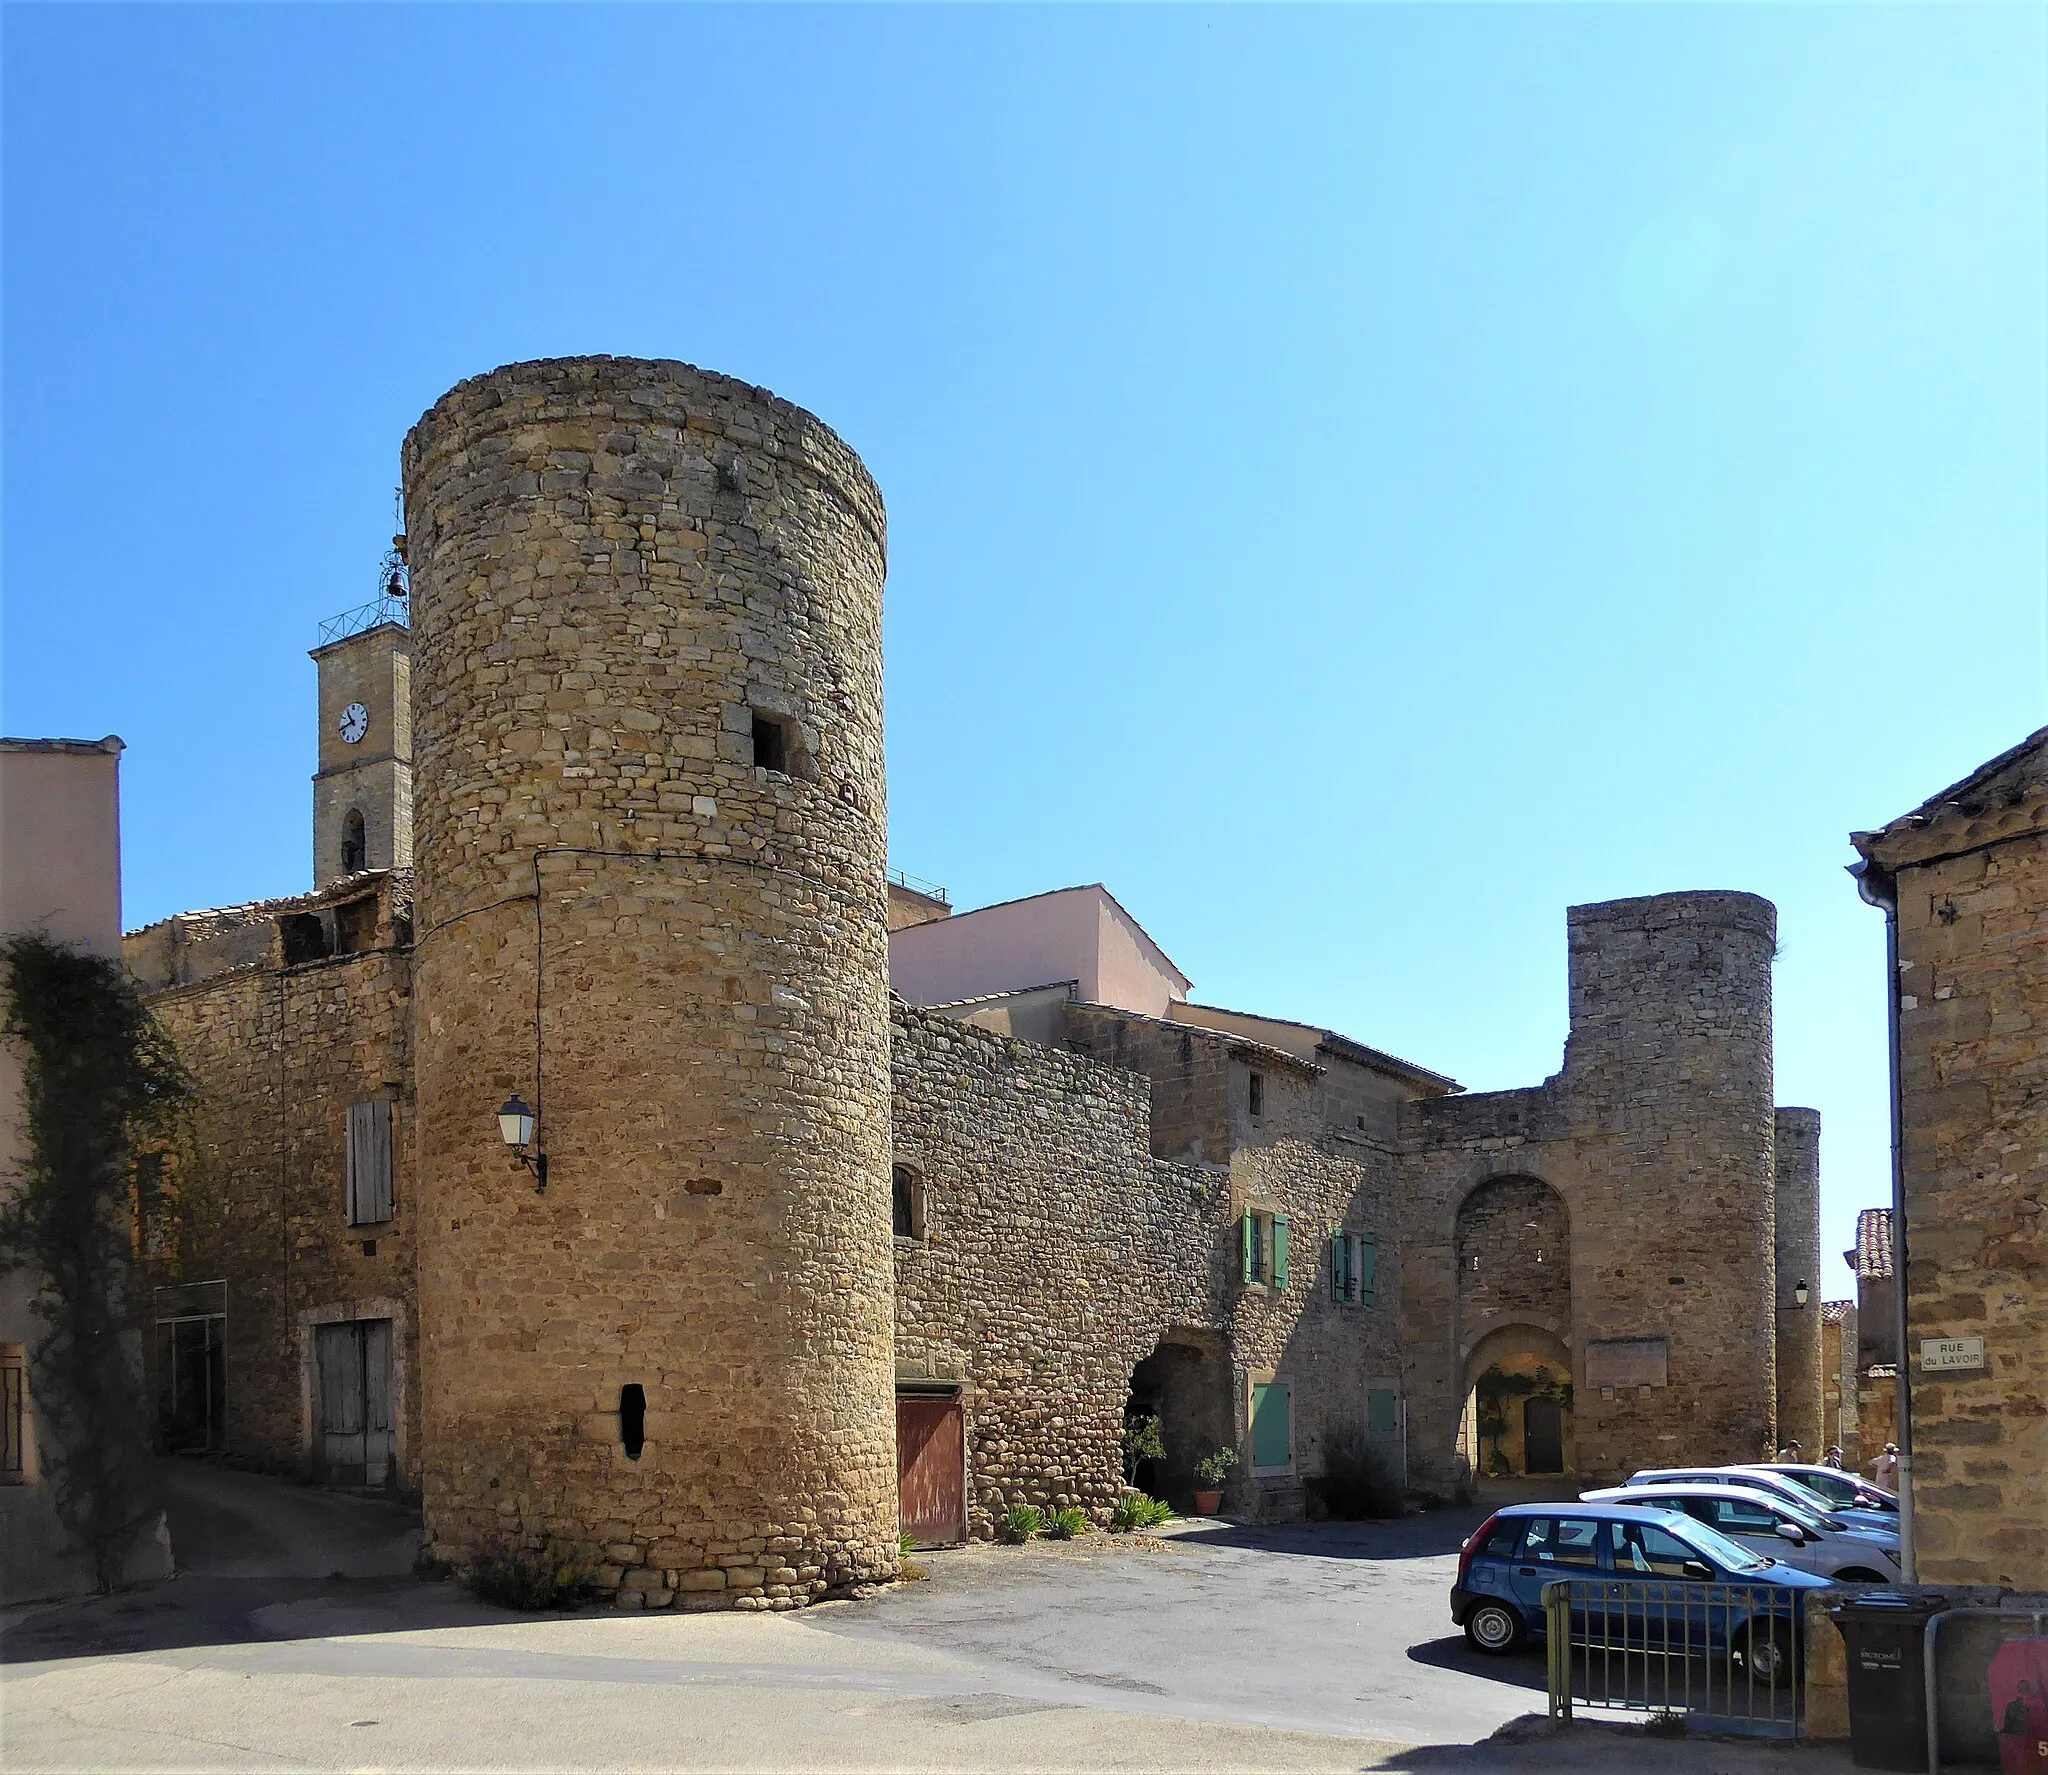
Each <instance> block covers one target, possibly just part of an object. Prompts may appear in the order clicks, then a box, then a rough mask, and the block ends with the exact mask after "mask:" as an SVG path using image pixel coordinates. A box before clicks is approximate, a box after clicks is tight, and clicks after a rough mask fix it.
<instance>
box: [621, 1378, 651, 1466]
mask: <svg viewBox="0 0 2048 1775" xmlns="http://www.w3.org/2000/svg"><path fill="white" fill-rule="evenodd" d="M619 1446H620V1447H621V1448H623V1449H624V1450H625V1451H626V1459H627V1460H629V1461H637V1460H638V1459H639V1458H640V1451H641V1450H642V1449H643V1448H645V1447H646V1446H647V1389H646V1388H645V1387H643V1386H641V1384H640V1383H639V1382H638V1381H628V1382H627V1383H626V1384H625V1385H624V1386H623V1387H621V1388H620V1389H619Z"/></svg>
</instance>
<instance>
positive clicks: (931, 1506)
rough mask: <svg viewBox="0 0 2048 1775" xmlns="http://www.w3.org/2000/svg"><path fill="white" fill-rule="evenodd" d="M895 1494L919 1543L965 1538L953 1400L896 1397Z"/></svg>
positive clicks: (963, 1468) (907, 1529)
mask: <svg viewBox="0 0 2048 1775" xmlns="http://www.w3.org/2000/svg"><path fill="white" fill-rule="evenodd" d="M896 1496H897V1513H898V1518H899V1520H900V1521H901V1523H902V1526H903V1532H904V1533H905V1534H906V1535H909V1536H910V1537H911V1539H912V1540H913V1541H915V1542H916V1543H917V1545H918V1546H920V1547H946V1546H951V1545H953V1544H954V1543H955V1542H958V1541H964V1540H966V1539H967V1442H966V1437H965V1433H964V1429H963V1425H962V1419H961V1413H960V1401H959V1400H958V1399H932V1398H919V1397H918V1396H916V1395H915V1394H910V1393H901V1394H898V1395H897V1398H896Z"/></svg>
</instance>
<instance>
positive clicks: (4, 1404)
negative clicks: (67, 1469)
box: [0, 1344, 28, 1485]
mask: <svg viewBox="0 0 2048 1775" xmlns="http://www.w3.org/2000/svg"><path fill="white" fill-rule="evenodd" d="M27 1469H28V1361H27V1351H26V1349H25V1348H24V1347H23V1346H22V1345H20V1344H0V1485H20V1484H22V1483H23V1482H24V1481H25V1480H26V1479H27V1478H28V1470H27Z"/></svg>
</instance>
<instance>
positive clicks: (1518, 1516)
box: [1451, 1503, 1828, 1688]
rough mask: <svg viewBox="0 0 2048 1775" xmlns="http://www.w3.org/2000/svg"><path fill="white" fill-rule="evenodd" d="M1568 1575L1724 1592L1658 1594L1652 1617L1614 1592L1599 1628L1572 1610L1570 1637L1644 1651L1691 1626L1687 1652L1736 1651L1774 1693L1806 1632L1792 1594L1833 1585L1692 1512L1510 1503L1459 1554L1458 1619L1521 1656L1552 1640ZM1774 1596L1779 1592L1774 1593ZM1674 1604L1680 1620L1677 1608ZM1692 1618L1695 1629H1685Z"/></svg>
mask: <svg viewBox="0 0 2048 1775" xmlns="http://www.w3.org/2000/svg"><path fill="white" fill-rule="evenodd" d="M1560 1578H1604V1579H1620V1578H1642V1579H1651V1580H1656V1579H1662V1580H1664V1581H1665V1584H1666V1585H1669V1584H1671V1582H1672V1581H1673V1580H1676V1581H1677V1582H1678V1583H1682V1584H1693V1585H1699V1584H1715V1585H1725V1586H1727V1587H1728V1588H1727V1590H1726V1591H1725V1593H1717V1594H1716V1596H1715V1598H1714V1600H1713V1601H1712V1602H1711V1604H1709V1603H1704V1602H1699V1601H1693V1600H1690V1599H1691V1598H1693V1597H1694V1596H1696V1594H1697V1593H1694V1592H1680V1591H1676V1590H1667V1589H1665V1588H1664V1586H1659V1587H1658V1588H1659V1591H1660V1594H1659V1596H1658V1597H1657V1599H1656V1602H1655V1608H1654V1609H1651V1608H1646V1607H1645V1605H1644V1603H1643V1601H1642V1597H1643V1594H1644V1593H1643V1592H1641V1591H1640V1590H1639V1588H1638V1587H1637V1586H1633V1585H1631V1586H1627V1587H1624V1586H1621V1585H1615V1586H1613V1587H1612V1589H1611V1590H1610V1591H1607V1592H1604V1593H1603V1594H1604V1595H1608V1596H1611V1597H1613V1598H1614V1599H1615V1600H1614V1601H1613V1602H1612V1603H1611V1604H1606V1603H1603V1604H1600V1605H1593V1604H1588V1607H1589V1608H1591V1607H1594V1606H1600V1607H1602V1608H1604V1609H1606V1611H1607V1614H1611V1615H1612V1616H1613V1617H1614V1618H1613V1619H1612V1620H1609V1619H1607V1618H1606V1616H1605V1615H1603V1618H1602V1619H1601V1620H1600V1621H1598V1622H1591V1621H1587V1622H1585V1623H1584V1624H1583V1625H1582V1624H1581V1622H1580V1620H1579V1618H1578V1616H1577V1613H1576V1610H1577V1606H1578V1605H1576V1604H1575V1605H1574V1609H1575V1615H1574V1631H1573V1638H1574V1640H1577V1639H1579V1638H1580V1637H1581V1634H1582V1633H1584V1634H1587V1635H1588V1636H1590V1637H1594V1638H1619V1639H1621V1640H1623V1641H1625V1642H1626V1643H1631V1644H1638V1645H1640V1644H1643V1643H1644V1642H1645V1639H1646V1637H1647V1636H1649V1635H1650V1634H1651V1633H1652V1632H1668V1631H1670V1630H1671V1629H1672V1628H1674V1627H1683V1628H1684V1631H1685V1635H1686V1644H1687V1648H1688V1649H1689V1650H1692V1651H1696V1652H1732V1653H1734V1654H1737V1655H1739V1656H1741V1657H1742V1658H1743V1659H1744V1661H1745V1662H1746V1663H1748V1665H1749V1666H1750V1668H1751V1669H1752V1670H1753V1671H1754V1673H1755V1677H1756V1680H1757V1681H1758V1682H1760V1683H1764V1684H1766V1685H1768V1686H1770V1687H1773V1688H1775V1687H1777V1686H1778V1685H1779V1684H1781V1683H1789V1682H1790V1681H1791V1680H1792V1676H1793V1669H1794V1665H1795V1663H1796V1657H1795V1648H1796V1646H1797V1644H1798V1623H1797V1621H1796V1620H1795V1619H1794V1618H1793V1615H1792V1613H1791V1610H1790V1609H1789V1608H1788V1606H1787V1599H1786V1597H1785V1595H1784V1593H1785V1592H1787V1591H1806V1590H1824V1589H1826V1588H1827V1585H1828V1580H1827V1579H1825V1578H1823V1577H1820V1576H1817V1575H1816V1574H1815V1573H1812V1572H1802V1571H1800V1570H1798V1569H1797V1568H1795V1567H1793V1566H1789V1565H1785V1564H1783V1563H1782V1562H1781V1561H1778V1560H1773V1559H1766V1558H1764V1557H1763V1556H1762V1555H1761V1554H1759V1553H1755V1552H1752V1551H1751V1550H1750V1549H1749V1548H1747V1547H1744V1546H1741V1545H1739V1544H1738V1543H1737V1542H1734V1541H1732V1540H1730V1539H1729V1538H1728V1537H1727V1536H1726V1535H1724V1534H1722V1533H1720V1531H1719V1530H1717V1529H1713V1528H1709V1527H1708V1526H1707V1525H1706V1524H1705V1523H1703V1522H1696V1521H1694V1520H1693V1519H1692V1518H1691V1517H1689V1516H1687V1515H1686V1514H1685V1513H1684V1512H1683V1511H1681V1510H1676V1509H1671V1510H1664V1509H1652V1508H1646V1507H1643V1506H1641V1505H1635V1504H1606V1503H1601V1504H1589V1503H1577V1504H1513V1505H1510V1506H1509V1507H1508V1508H1507V1509H1505V1510H1500V1511H1496V1512H1495V1513H1494V1514H1493V1515H1492V1516H1489V1517H1488V1518H1487V1519H1486V1521H1485V1522H1483V1523H1482V1524H1480V1526H1479V1528H1478V1530H1477V1532H1475V1533H1474V1534H1473V1536H1472V1538H1471V1539H1470V1540H1469V1541H1467V1542H1466V1543H1465V1547H1464V1551H1463V1552H1462V1553H1460V1554H1459V1556H1458V1577H1457V1581H1456V1583H1454V1584H1453V1585H1452V1586H1451V1619H1452V1620H1453V1621H1455V1622H1456V1623H1457V1624H1458V1625H1459V1626H1460V1627H1462V1628H1463V1629H1464V1630H1465V1637H1466V1639H1467V1640H1469V1641H1470V1642H1471V1644H1472V1645H1473V1647H1474V1648H1475V1649H1477V1650H1479V1651H1482V1652H1488V1653H1506V1652H1512V1651H1515V1650H1516V1649H1517V1648H1519V1647H1520V1646H1521V1645H1522V1644H1523V1643H1524V1642H1525V1641H1527V1640H1529V1639H1531V1638H1538V1639H1540V1638H1541V1637H1542V1636H1543V1630H1544V1627H1543V1623H1544V1615H1543V1587H1544V1586H1545V1585H1546V1584H1551V1583H1555V1582H1556V1581H1557V1580H1559V1579H1560ZM1774 1593H1776V1594H1774ZM1674 1603H1675V1605H1676V1608H1677V1613H1676V1615H1675V1616H1673V1615H1672V1614H1671V1613H1670V1610H1671V1608H1672V1606H1673V1604H1674ZM1792 1606H1793V1607H1796V1606H1797V1598H1793V1599H1792ZM1688 1621H1690V1625H1689V1626H1686V1625H1685V1624H1686V1623H1687V1622H1688Z"/></svg>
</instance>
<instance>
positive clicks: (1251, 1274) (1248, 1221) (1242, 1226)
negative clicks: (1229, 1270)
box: [1238, 1213, 1259, 1282]
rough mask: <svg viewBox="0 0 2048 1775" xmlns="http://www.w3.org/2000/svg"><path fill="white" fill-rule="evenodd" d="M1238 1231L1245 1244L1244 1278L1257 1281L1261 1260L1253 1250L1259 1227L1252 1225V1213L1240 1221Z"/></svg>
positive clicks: (1248, 1280)
mask: <svg viewBox="0 0 2048 1775" xmlns="http://www.w3.org/2000/svg"><path fill="white" fill-rule="evenodd" d="M1238 1233H1239V1237H1240V1238H1241V1240H1242V1242H1243V1245H1244V1279H1245V1280H1246V1281H1247V1282H1256V1281H1257V1280H1258V1279H1259V1278H1258V1275H1257V1270H1258V1267H1259V1260H1258V1258H1257V1256H1256V1255H1255V1254H1254V1252H1253V1250H1252V1242H1253V1240H1254V1239H1255V1238H1256V1237H1257V1236H1258V1229H1257V1228H1256V1227H1254V1226H1253V1225H1252V1217H1251V1215H1250V1213H1247V1214H1246V1215H1245V1217H1244V1219H1243V1220H1241V1221H1239V1222H1238Z"/></svg>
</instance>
